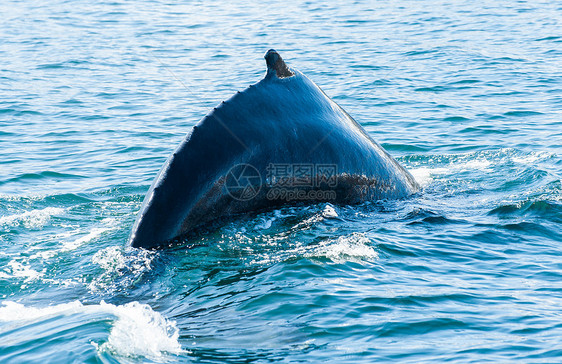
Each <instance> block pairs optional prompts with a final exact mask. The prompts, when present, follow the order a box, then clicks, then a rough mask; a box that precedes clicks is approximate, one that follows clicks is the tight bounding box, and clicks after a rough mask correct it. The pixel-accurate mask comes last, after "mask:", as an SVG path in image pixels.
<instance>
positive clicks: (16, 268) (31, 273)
mask: <svg viewBox="0 0 562 364" xmlns="http://www.w3.org/2000/svg"><path fill="white" fill-rule="evenodd" d="M5 269H6V270H9V272H8V271H5V272H3V274H2V275H3V276H4V278H14V277H17V278H25V280H24V282H30V281H33V280H35V279H38V278H40V277H42V276H43V272H38V271H36V270H34V269H32V268H31V267H29V266H26V265H23V264H22V263H20V262H18V261H15V260H11V261H10V262H8V264H7V265H6V268H5Z"/></svg>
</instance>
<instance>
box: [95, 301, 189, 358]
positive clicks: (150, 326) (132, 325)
mask: <svg viewBox="0 0 562 364" xmlns="http://www.w3.org/2000/svg"><path fill="white" fill-rule="evenodd" d="M101 307H102V308H103V309H106V310H109V311H110V312H111V313H112V314H114V315H115V316H117V317H118V320H117V321H116V322H115V323H114V325H113V327H112V328H111V332H110V334H109V337H108V339H107V342H105V343H104V344H102V345H100V346H99V347H98V350H101V351H106V350H107V351H109V352H112V353H115V354H117V355H121V356H143V357H148V358H154V357H160V356H162V354H163V353H172V354H179V353H181V352H182V349H181V346H180V344H179V342H178V338H179V330H178V328H177V327H176V324H175V322H173V321H169V320H167V319H166V318H164V316H162V315H161V314H160V313H158V312H155V311H153V310H152V308H151V307H150V306H149V305H147V304H141V303H139V302H131V303H127V304H125V305H123V306H114V305H111V304H106V303H104V302H102V303H101Z"/></svg>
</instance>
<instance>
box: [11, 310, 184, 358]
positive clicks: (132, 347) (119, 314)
mask: <svg viewBox="0 0 562 364" xmlns="http://www.w3.org/2000/svg"><path fill="white" fill-rule="evenodd" d="M2 304H3V306H2V307H0V323H5V324H8V325H3V326H0V327H1V328H2V329H3V330H2V331H0V334H2V336H4V339H3V340H2V341H3V343H0V353H2V354H0V358H2V357H4V359H3V360H8V361H9V360H10V359H13V358H14V357H17V356H18V355H21V354H23V353H32V352H33V357H34V358H40V357H44V359H47V358H51V359H52V358H53V357H54V356H53V355H56V352H54V351H56V350H58V349H57V347H56V346H55V347H53V346H51V348H50V349H49V350H51V352H43V353H42V351H44V350H46V349H45V345H44V344H45V343H48V342H55V341H57V340H60V338H64V337H65V336H67V335H69V334H71V335H72V336H74V337H75V338H76V337H81V336H82V339H83V341H85V344H87V343H89V344H90V345H91V346H92V347H93V349H94V348H95V351H96V353H94V355H96V356H99V355H103V354H105V353H108V354H110V355H115V356H118V357H144V358H147V359H150V360H157V359H159V358H162V357H163V356H164V355H166V354H176V355H177V354H180V353H182V352H183V350H182V348H181V345H180V343H179V341H178V338H179V329H178V328H177V326H176V324H175V322H174V321H170V320H168V319H166V318H165V317H164V316H162V315H161V314H160V313H158V312H156V311H154V310H153V309H152V308H151V307H150V306H149V305H147V304H142V303H139V302H136V301H134V302H130V303H126V304H124V305H113V304H109V303H105V302H104V301H101V302H100V303H99V304H92V305H84V304H82V303H81V302H80V301H73V302H69V303H62V304H58V305H55V306H47V307H33V306H25V305H23V304H20V303H16V302H12V301H4V302H2ZM107 322H109V323H110V325H109V330H108V328H107ZM92 327H95V330H94V331H95V332H92ZM30 330H31V332H42V333H43V334H44V335H42V336H41V337H40V338H39V339H38V338H37V337H35V336H36V335H31V336H30V337H29V338H27V337H26V336H25V334H26V332H28V331H30ZM107 331H109V332H107ZM103 334H105V335H103ZM92 337H101V339H100V340H92V339H91V338H92ZM26 338H27V339H26ZM8 343H9V344H8ZM77 359H78V358H74V360H77Z"/></svg>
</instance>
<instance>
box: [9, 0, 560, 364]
mask: <svg viewBox="0 0 562 364" xmlns="http://www.w3.org/2000/svg"><path fill="white" fill-rule="evenodd" d="M486 4H487V3H486ZM0 15H1V17H0V18H1V19H0V24H1V25H0V59H1V61H0V95H1V97H0V172H1V173H0V362H2V363H6V362H8V363H9V362H13V363H20V362H40V361H45V360H47V361H50V362H71V361H75V362H89V363H95V362H103V363H114V362H120V363H122V362H124V363H137V362H205V363H208V362H217V363H219V362H220V363H222V362H231V363H240V362H245V363H247V362H271V361H285V362H321V361H322V362H324V361H330V362H348V363H360V362H364V363H371V362H374V361H387V360H388V361H400V362H414V363H418V362H428V361H434V362H442V361H454V362H483V361H493V362H506V361H522V362H540V361H545V362H559V361H560V360H562V345H561V339H560V338H561V337H562V311H561V307H562V288H561V285H560V282H561V281H562V254H561V253H562V249H561V243H562V228H561V226H562V182H561V179H562V172H561V171H562V157H561V156H562V75H561V72H560V71H561V69H562V63H561V61H560V60H561V59H562V5H561V4H560V3H559V2H556V1H517V2H515V1H496V2H494V3H493V4H491V3H490V4H488V5H483V4H480V3H478V2H473V1H453V2H441V1H432V2H421V1H401V2H368V1H355V2H349V3H346V4H345V5H343V4H340V3H339V2H331V3H323V4H318V3H315V2H304V1H303V2H290V3H286V2H277V1H275V2H271V3H268V4H267V5H265V3H262V2H257V1H256V2H251V1H240V2H234V3H232V4H230V3H225V2H219V1H215V0H210V1H205V2H199V1H189V2H174V1H143V0H140V1H134V2H133V1H128V2H125V1H120V0H117V1H100V2H89V1H79V0H76V1H69V0H54V1H49V2H44V1H34V0H31V1H26V2H19V1H11V0H5V1H2V3H1V4H0ZM269 48H275V49H277V50H278V51H279V52H280V53H281V55H282V56H283V57H284V58H285V60H286V61H287V63H288V64H289V65H290V66H293V67H295V68H297V69H299V70H300V71H302V72H304V73H305V74H306V75H307V76H308V77H310V78H311V79H312V80H314V81H315V82H316V83H317V84H318V85H319V86H320V87H322V88H323V90H324V91H325V92H326V93H327V94H328V95H329V96H330V97H332V98H333V99H334V100H335V101H336V102H338V103H339V104H340V105H341V106H342V107H343V108H344V109H346V110H347V111H348V112H349V113H350V114H351V115H352V116H353V117H354V118H355V119H356V120H357V121H359V122H360V123H361V124H363V126H364V127H365V128H366V129H367V130H368V132H369V133H370V134H371V135H372V137H373V138H374V139H375V140H377V141H378V142H380V143H381V144H382V145H383V146H384V147H385V148H386V149H387V150H388V151H389V152H390V153H391V154H392V155H393V156H395V157H396V158H397V160H398V161H399V162H400V163H401V164H402V165H404V166H405V167H406V168H408V169H409V170H410V171H411V172H412V174H413V175H414V176H415V177H416V179H417V180H418V182H419V183H420V184H421V185H422V187H423V191H422V192H421V193H420V194H419V195H416V196H414V197H413V198H410V199H406V200H403V201H380V202H373V203H367V204H364V205H361V206H332V205H330V204H319V205H311V206H299V207H294V206H293V207H290V206H289V207H286V208H283V209H280V210H276V211H271V212H266V213H261V214H259V215H256V216H253V217H251V218H247V219H244V220H242V221H235V222H233V223H231V224H229V225H227V226H225V227H223V228H222V229H220V230H218V231H216V232H214V233H212V234H210V235H207V236H203V237H201V238H200V239H198V240H197V241H193V242H190V244H188V245H184V246H179V247H177V248H174V249H169V250H163V251H155V252H149V251H143V250H135V249H130V248H127V247H126V241H127V237H128V235H129V232H130V229H131V227H132V224H133V222H134V219H135V216H136V214H137V212H138V211H139V209H140V205H141V202H142V199H143V197H144V194H145V193H146V191H147V190H148V188H149V186H150V184H151V182H152V180H153V178H154V177H155V175H156V173H157V171H158V169H159V168H160V166H161V165H162V164H163V163H164V161H165V160H166V158H167V157H168V155H169V154H170V153H171V152H172V151H173V150H174V148H175V147H176V145H177V144H178V143H179V142H180V141H181V140H182V138H183V137H184V136H185V134H186V133H187V132H188V131H189V130H190V128H191V127H192V126H193V125H195V123H197V122H198V120H200V119H201V118H202V117H203V116H204V115H205V114H206V113H207V112H209V111H210V110H211V109H212V108H213V107H214V106H215V105H217V104H218V103H219V102H220V101H222V100H224V99H226V98H228V97H230V96H231V95H232V94H234V93H235V92H236V91H238V90H242V89H244V88H245V87H247V86H248V85H250V84H253V83H255V82H257V81H259V80H260V79H261V77H262V76H263V74H264V72H265V62H264V60H263V58H262V56H263V54H264V52H265V51H266V50H267V49H269ZM192 246H194V247H192Z"/></svg>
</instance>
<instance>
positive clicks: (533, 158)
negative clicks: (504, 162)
mask: <svg viewBox="0 0 562 364" xmlns="http://www.w3.org/2000/svg"><path fill="white" fill-rule="evenodd" d="M551 156H552V154H550V153H547V152H532V153H530V154H529V155H526V156H521V157H513V158H512V160H513V161H514V162H515V163H519V164H525V165H529V164H534V163H535V162H537V161H539V160H544V159H548V158H550V157H551Z"/></svg>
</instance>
